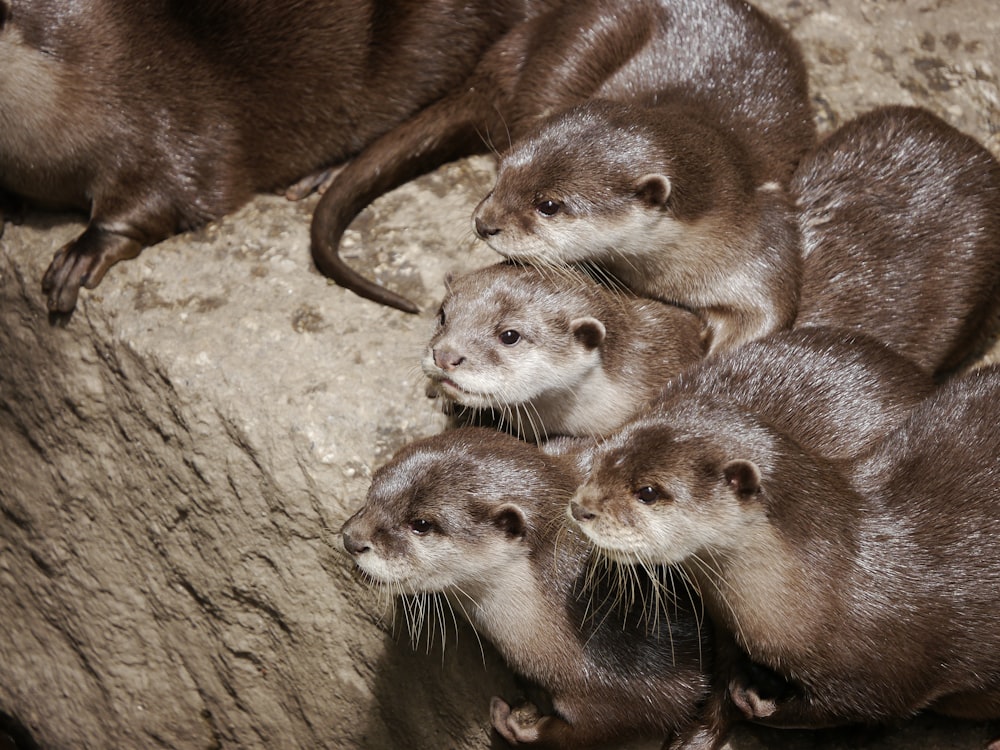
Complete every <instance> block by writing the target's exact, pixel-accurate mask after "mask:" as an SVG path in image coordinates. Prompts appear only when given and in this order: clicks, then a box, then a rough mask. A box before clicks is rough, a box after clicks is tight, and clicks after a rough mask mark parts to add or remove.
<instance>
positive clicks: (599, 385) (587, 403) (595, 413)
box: [533, 365, 636, 437]
mask: <svg viewBox="0 0 1000 750" xmlns="http://www.w3.org/2000/svg"><path fill="white" fill-rule="evenodd" d="M634 391H635V389H633V388H621V387H616V385H615V383H614V382H613V381H612V379H611V378H610V377H609V376H608V373H607V372H606V371H605V369H604V367H603V366H601V365H597V366H595V367H593V368H592V369H591V370H590V371H588V372H587V374H586V375H584V376H583V377H582V378H580V379H579V380H578V381H577V382H576V383H575V384H574V385H573V387H572V388H566V389H557V390H556V389H554V390H550V391H548V392H546V393H545V394H543V395H542V396H541V397H539V398H538V399H536V400H534V402H533V406H534V408H535V410H536V411H537V413H538V417H539V419H540V421H541V424H542V425H543V432H544V433H545V435H547V436H549V437H551V436H553V435H573V436H595V437H596V436H599V435H602V434H605V433H608V432H610V431H612V430H614V429H615V428H617V427H618V426H620V425H621V423H622V422H623V421H624V420H625V419H627V418H628V416H629V415H630V414H631V413H632V411H633V410H634V408H635V406H636V403H635V402H636V399H635V398H634V397H633V393H634Z"/></svg>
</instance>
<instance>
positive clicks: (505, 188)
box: [473, 101, 679, 265]
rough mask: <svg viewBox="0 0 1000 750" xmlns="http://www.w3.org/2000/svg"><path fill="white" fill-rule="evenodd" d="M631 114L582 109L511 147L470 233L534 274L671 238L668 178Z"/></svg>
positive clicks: (597, 106) (614, 108) (599, 105)
mask: <svg viewBox="0 0 1000 750" xmlns="http://www.w3.org/2000/svg"><path fill="white" fill-rule="evenodd" d="M629 113H630V110H629V108H628V107H626V105H621V104H615V103H611V102H600V101H594V102H590V103H588V104H585V105H583V106H580V107H577V108H574V109H571V110H569V111H567V112H565V113H563V114H560V115H557V116H555V117H554V118H552V119H550V120H548V121H546V122H545V123H543V124H542V125H541V126H540V127H539V128H538V129H537V130H536V131H535V132H534V133H532V134H531V135H530V136H528V137H527V138H525V139H523V140H521V141H519V142H518V143H515V144H514V146H513V147H512V148H511V150H510V151H508V152H507V153H506V154H505V155H504V157H503V158H502V160H501V162H500V167H499V171H498V173H497V182H496V185H495V186H494V188H493V190H492V191H491V192H490V193H489V194H488V195H487V196H486V197H485V198H484V199H483V200H482V202H481V203H480V204H479V206H478V207H477V208H476V211H475V214H474V217H473V223H474V226H475V230H476V233H477V234H478V235H479V236H480V237H481V238H482V239H483V240H485V241H486V242H487V244H489V246H490V247H491V248H493V249H494V250H496V251H497V252H498V253H500V254H501V255H504V256H506V257H508V258H511V259H514V260H519V261H524V262H530V263H536V264H539V265H542V264H555V263H575V262H585V261H604V260H606V259H607V256H608V254H609V253H611V252H617V253H625V254H631V253H633V252H642V251H643V250H644V249H645V248H647V247H648V245H649V238H650V235H652V234H655V236H656V237H657V239H658V241H662V240H664V239H669V237H670V236H671V235H672V234H674V233H676V232H679V228H673V229H672V227H673V225H674V224H676V222H675V220H674V218H673V215H672V198H673V192H674V182H673V178H672V177H671V176H670V168H669V166H668V165H666V164H664V163H663V160H662V159H661V158H660V157H659V155H658V149H657V148H656V145H655V143H654V142H653V141H652V140H651V137H650V135H649V134H647V133H646V132H645V131H644V130H643V129H642V128H641V127H637V126H636V125H635V122H634V118H631V117H630V114H629ZM675 229H676V231H675Z"/></svg>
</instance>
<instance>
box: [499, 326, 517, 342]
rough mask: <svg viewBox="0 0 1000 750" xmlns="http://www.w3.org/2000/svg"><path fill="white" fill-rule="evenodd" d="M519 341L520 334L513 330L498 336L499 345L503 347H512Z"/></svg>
mask: <svg viewBox="0 0 1000 750" xmlns="http://www.w3.org/2000/svg"><path fill="white" fill-rule="evenodd" d="M520 340H521V334H520V333H518V332H517V331H515V330H514V329H513V328H512V329H510V330H509V331H504V332H503V333H501V334H500V343H501V344H503V345H504V346H514V344H516V343H517V342H518V341H520Z"/></svg>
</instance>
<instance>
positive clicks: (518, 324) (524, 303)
mask: <svg viewBox="0 0 1000 750" xmlns="http://www.w3.org/2000/svg"><path fill="white" fill-rule="evenodd" d="M560 294H562V298H563V299H565V298H566V297H567V296H569V295H568V294H566V293H561V292H557V291H556V290H555V287H554V286H553V285H552V284H551V283H550V280H546V279H544V278H543V277H541V276H540V275H539V272H538V271H537V270H535V269H529V268H506V267H491V268H486V269H482V270H481V271H477V272H473V273H471V274H467V275H466V276H463V277H460V278H458V279H456V280H454V281H453V282H452V283H451V284H450V286H449V291H448V295H447V296H446V297H445V299H444V301H443V302H442V303H441V308H440V310H439V312H438V325H437V329H436V330H435V332H434V334H433V336H432V337H431V340H430V343H429V345H428V347H427V350H426V352H425V353H424V357H423V359H422V361H421V366H422V368H423V371H424V374H425V375H426V376H427V377H428V378H429V379H430V380H431V383H432V385H433V389H434V390H436V391H437V392H438V393H439V394H440V395H443V396H445V397H446V398H448V399H450V400H452V401H455V402H457V403H459V404H462V405H464V406H469V407H472V408H478V409H484V408H490V409H502V410H506V409H517V408H519V407H520V406H522V405H524V404H527V403H530V402H532V401H534V400H536V399H539V398H545V397H549V396H552V395H554V394H558V393H565V392H566V391H572V390H574V389H575V388H576V387H577V386H578V384H579V383H580V382H581V381H582V380H583V379H584V378H586V377H587V376H588V375H589V374H590V373H591V372H593V371H594V370H595V369H597V368H600V366H601V358H600V345H601V344H602V343H603V341H604V338H605V333H606V332H605V328H604V324H603V323H601V321H600V320H598V319H596V318H594V317H592V316H588V315H583V316H579V317H574V315H573V312H572V310H569V309H566V308H565V307H562V306H561V299H560ZM526 416H529V417H530V416H533V415H531V414H530V413H529V414H528V415H526Z"/></svg>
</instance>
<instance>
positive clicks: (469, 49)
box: [0, 0, 549, 314]
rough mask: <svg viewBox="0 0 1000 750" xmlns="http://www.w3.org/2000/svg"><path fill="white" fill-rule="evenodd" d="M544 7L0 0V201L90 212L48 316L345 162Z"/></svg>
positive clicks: (56, 283) (64, 254) (51, 285)
mask: <svg viewBox="0 0 1000 750" xmlns="http://www.w3.org/2000/svg"><path fill="white" fill-rule="evenodd" d="M548 5H549V4H548V3H546V2H545V1H544V0H538V2H537V3H535V2H533V1H530V0H500V1H499V2H493V1H491V2H486V1H485V0H481V1H479V2H467V1H466V0H430V1H429V2H421V1H416V0H399V1H398V2H391V3H379V2H374V0H351V1H350V2H347V1H342V2H335V3H330V2H321V1H320V0H305V1H304V2H296V3H294V4H293V5H291V6H289V7H285V8H282V9H281V11H280V12H277V13H275V12H274V8H273V7H272V6H271V5H269V4H267V3H263V2H260V0H217V1H216V2H209V3H206V2H200V3H199V2H193V1H191V0H170V1H169V2H154V1H153V0H125V1H124V2H109V1H108V0H82V1H77V2H69V1H68V0H31V1H30V2H28V1H27V0H23V1H22V0H0V69H2V70H3V71H4V74H3V76H2V77H0V191H7V192H10V193H14V194H17V195H19V196H23V197H26V198H29V199H32V200H34V201H38V202H40V203H41V204H43V205H52V206H61V207H73V208H82V209H84V210H89V212H90V220H89V223H88V225H87V227H86V229H85V231H84V232H83V233H82V234H81V235H80V236H79V237H77V238H76V239H75V240H73V241H72V242H70V243H69V244H67V245H66V246H65V247H63V248H61V249H60V250H59V251H58V252H57V253H56V255H55V258H54V259H53V261H52V264H51V265H50V266H49V268H48V270H47V272H46V273H45V276H44V279H43V284H42V285H43V291H44V293H45V294H47V296H48V307H49V309H50V310H51V311H53V313H56V314H60V313H69V312H71V311H72V310H73V308H74V307H75V305H76V301H77V298H78V295H79V290H80V288H81V287H86V288H89V289H92V288H94V287H95V286H97V284H99V283H100V281H101V279H102V278H103V276H104V275H105V273H106V272H107V270H108V268H109V267H111V266H112V265H113V264H115V263H117V262H118V261H121V260H124V259H128V258H133V257H135V256H136V255H138V254H139V253H140V251H141V250H142V249H143V248H144V247H146V246H148V245H151V244H153V243H156V242H159V241H160V240H163V239H165V238H167V237H168V236H170V235H172V234H174V233H177V232H179V231H184V230H186V229H190V228H192V227H196V226H198V225H201V224H204V223H205V222H208V221H210V220H212V219H215V218H217V217H220V216H222V215H223V214H226V213H228V212H230V211H233V210H234V209H236V208H237V207H239V206H240V205H241V204H242V203H244V202H245V201H247V200H248V199H249V198H250V197H251V196H252V195H253V194H254V193H255V192H258V191H262V190H271V189H274V188H284V187H286V186H287V185H288V184H290V183H292V182H294V181H296V180H299V179H300V178H302V177H303V175H306V174H310V173H313V172H315V171H317V170H319V169H322V168H324V167H327V166H329V165H331V164H334V163H338V162H342V161H344V160H346V159H348V158H350V157H351V156H353V155H354V154H356V153H358V152H359V151H361V149H362V148H363V147H364V146H365V145H366V144H368V143H370V142H372V141H373V140H374V139H375V138H376V137H378V136H380V135H381V134H383V133H385V132H386V131H388V130H390V129H391V128H392V127H394V126H395V125H397V124H398V123H400V122H403V121H405V120H406V119H407V118H409V117H411V116H413V114H414V113H416V112H417V111H418V110H420V109H421V108H422V107H425V106H426V105H428V104H430V103H431V102H433V101H435V100H437V99H439V98H440V97H442V96H444V95H445V94H447V93H448V92H450V91H453V90H454V89H455V88H456V87H457V86H460V85H461V84H462V82H463V81H464V80H465V79H466V77H467V76H468V75H469V73H470V72H471V71H472V70H473V68H474V66H475V63H476V62H477V61H478V60H479V58H480V57H481V54H482V52H483V50H484V49H486V48H487V47H488V46H489V44H490V43H491V42H493V41H494V40H495V39H497V38H498V37H500V36H501V35H502V34H503V33H504V32H505V31H507V30H508V29H510V28H511V27H513V26H515V25H516V24H517V23H519V22H521V21H523V20H524V19H525V18H527V17H529V15H530V14H531V13H532V12H534V9H535V7H536V6H537V7H548ZM401 71H405V75H404V74H402V73H401ZM0 218H2V216H0Z"/></svg>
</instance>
